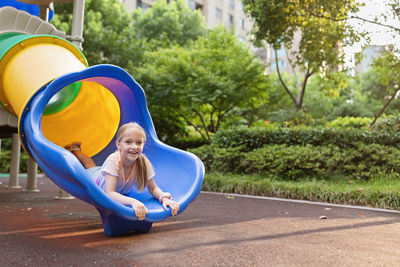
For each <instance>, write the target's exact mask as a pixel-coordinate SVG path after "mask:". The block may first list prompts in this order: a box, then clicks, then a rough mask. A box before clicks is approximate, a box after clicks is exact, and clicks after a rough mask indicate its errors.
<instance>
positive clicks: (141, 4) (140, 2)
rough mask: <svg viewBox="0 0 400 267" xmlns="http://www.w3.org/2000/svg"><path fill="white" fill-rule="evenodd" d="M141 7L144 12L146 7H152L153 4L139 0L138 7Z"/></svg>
mask: <svg viewBox="0 0 400 267" xmlns="http://www.w3.org/2000/svg"><path fill="white" fill-rule="evenodd" d="M139 7H140V8H141V9H142V11H143V12H145V11H146V9H148V8H149V7H151V5H149V4H146V3H143V2H142V0H137V2H136V8H139Z"/></svg>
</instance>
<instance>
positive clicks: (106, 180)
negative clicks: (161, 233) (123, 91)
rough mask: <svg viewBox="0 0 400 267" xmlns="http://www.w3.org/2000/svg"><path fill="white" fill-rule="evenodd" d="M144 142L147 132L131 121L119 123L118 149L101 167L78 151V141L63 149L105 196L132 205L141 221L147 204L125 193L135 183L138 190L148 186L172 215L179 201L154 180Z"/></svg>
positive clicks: (175, 211) (176, 209) (175, 212)
mask: <svg viewBox="0 0 400 267" xmlns="http://www.w3.org/2000/svg"><path fill="white" fill-rule="evenodd" d="M145 142H146V133H145V131H144V130H143V128H142V127H140V125H139V124H137V123H134V122H130V123H127V124H124V125H122V126H121V127H120V128H119V129H118V131H117V142H116V144H117V148H118V150H117V151H115V152H114V153H112V154H111V155H109V156H108V157H107V159H106V160H105V161H104V163H103V165H102V166H101V167H99V166H96V164H95V163H94V161H93V160H92V158H90V157H88V156H87V155H85V154H83V153H82V152H81V147H80V146H81V143H73V144H71V145H68V146H66V147H65V148H66V149H67V150H69V151H70V152H71V153H73V154H74V155H75V156H76V157H77V158H78V160H79V161H80V162H81V163H82V165H83V166H84V167H85V169H87V171H88V173H89V175H90V176H91V177H92V178H93V179H94V181H95V182H96V183H97V184H98V185H99V186H100V187H101V188H102V189H103V190H104V191H105V192H106V194H107V195H109V196H110V197H111V198H113V199H114V200H116V201H118V202H120V203H122V204H126V205H131V206H132V208H133V209H134V210H135V214H136V217H137V218H138V219H139V220H140V221H142V220H144V218H145V217H146V214H147V212H148V211H147V208H146V206H145V205H144V204H143V203H142V202H140V201H138V200H136V199H134V198H131V197H128V196H125V194H127V193H128V192H129V191H130V190H131V189H132V187H133V186H135V185H136V186H137V188H138V190H139V191H140V192H141V191H143V189H144V188H145V187H146V186H147V188H148V190H149V192H150V194H152V195H153V196H154V197H155V198H157V199H158V200H159V201H160V202H161V204H162V205H163V207H164V209H167V207H170V208H171V213H172V215H173V216H174V215H176V214H177V213H178V210H179V204H178V203H177V202H175V201H173V200H172V199H171V195H170V194H169V193H164V192H163V191H162V190H161V189H160V188H159V187H158V186H157V185H156V183H155V182H154V169H153V166H152V165H151V163H150V161H149V160H148V159H147V158H146V156H145V155H143V154H142V151H143V147H144V144H145Z"/></svg>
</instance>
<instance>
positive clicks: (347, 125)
mask: <svg viewBox="0 0 400 267" xmlns="http://www.w3.org/2000/svg"><path fill="white" fill-rule="evenodd" d="M372 120H373V118H363V117H337V118H336V119H334V120H333V121H330V122H328V123H327V124H326V126H327V127H328V128H340V129H362V128H368V127H369V125H370V124H371V122H372Z"/></svg>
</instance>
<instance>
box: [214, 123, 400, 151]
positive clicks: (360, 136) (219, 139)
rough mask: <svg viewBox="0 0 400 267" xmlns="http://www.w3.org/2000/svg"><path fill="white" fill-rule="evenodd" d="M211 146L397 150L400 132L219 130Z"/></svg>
mask: <svg viewBox="0 0 400 267" xmlns="http://www.w3.org/2000/svg"><path fill="white" fill-rule="evenodd" d="M213 143H214V144H215V145H216V146H217V147H221V148H223V147H225V148H227V147H236V146H243V147H245V148H246V151H251V150H253V149H256V148H261V147H263V146H264V145H280V144H286V145H288V146H292V145H303V146H304V145H306V144H309V145H314V146H327V145H334V146H337V147H341V148H345V147H353V148H354V147H356V146H357V145H358V143H364V144H380V145H385V146H393V147H399V148H400V132H399V133H389V132H386V131H372V130H364V129H352V130H349V129H332V128H276V129H269V130H265V129H262V128H245V127H241V128H236V129H226V130H220V131H218V132H217V133H216V134H215V135H214V139H213Z"/></svg>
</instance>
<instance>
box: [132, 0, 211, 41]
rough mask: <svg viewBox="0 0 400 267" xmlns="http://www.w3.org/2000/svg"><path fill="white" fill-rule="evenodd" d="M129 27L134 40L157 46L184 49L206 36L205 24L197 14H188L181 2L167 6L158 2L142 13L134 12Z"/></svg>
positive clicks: (139, 11)
mask: <svg viewBox="0 0 400 267" xmlns="http://www.w3.org/2000/svg"><path fill="white" fill-rule="evenodd" d="M132 27H134V28H135V30H136V33H137V38H140V39H143V40H146V41H148V42H155V41H156V42H155V43H156V46H157V47H166V46H170V45H172V44H178V45H180V46H184V45H186V44H187V43H188V42H189V41H191V40H196V39H197V38H199V37H200V36H204V35H205V34H206V25H205V22H204V18H203V16H202V15H201V13H200V11H199V10H197V11H192V10H191V9H190V8H189V6H188V4H187V1H185V0H175V1H172V2H170V3H167V1H166V0H158V1H157V2H156V3H155V4H154V5H153V6H152V7H151V8H149V9H147V10H146V12H143V11H142V10H141V9H137V10H136V11H135V19H134V23H133V25H132Z"/></svg>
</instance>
